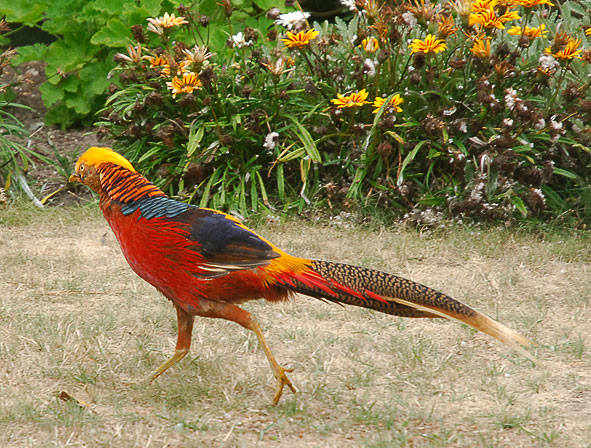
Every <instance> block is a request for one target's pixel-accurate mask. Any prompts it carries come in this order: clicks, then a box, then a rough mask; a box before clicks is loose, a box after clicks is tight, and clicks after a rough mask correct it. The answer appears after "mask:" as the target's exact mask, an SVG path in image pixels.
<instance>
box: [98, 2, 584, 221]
mask: <svg viewBox="0 0 591 448" xmlns="http://www.w3.org/2000/svg"><path fill="white" fill-rule="evenodd" d="M521 2H522V0H516V1H515V2H514V5H513V6H510V7H502V8H501V7H499V6H498V5H497V6H494V5H493V6H491V8H492V11H493V12H494V14H495V17H496V20H497V22H498V23H499V24H500V26H501V27H504V28H501V27H490V28H486V27H485V26H484V25H479V24H478V20H479V19H478V17H476V16H477V15H478V14H477V13H475V12H473V13H471V11H470V7H471V4H470V2H463V1H459V2H455V3H451V2H447V1H443V2H438V3H435V2H433V3H427V4H422V3H417V4H415V3H412V4H411V3H395V4H390V3H388V2H386V3H382V2H369V1H368V2H361V3H358V6H357V8H359V9H365V11H363V13H359V12H354V13H352V15H351V17H349V18H348V20H342V19H340V18H338V17H337V18H336V20H335V23H332V24H331V23H328V22H325V23H323V24H314V28H315V29H316V30H317V31H319V35H318V36H317V37H315V38H313V39H311V40H310V41H309V43H308V44H303V45H302V46H301V47H300V48H298V47H297V46H295V47H294V48H287V47H286V45H285V44H284V43H283V42H282V41H281V40H280V39H278V37H284V38H285V36H286V30H285V28H283V27H282V26H278V25H275V24H273V21H272V20H271V19H270V18H268V17H272V18H273V19H274V18H275V17H276V12H275V13H274V12H273V11H271V12H269V14H268V17H265V16H264V12H265V11H263V12H262V13H256V11H255V14H254V16H253V17H250V18H246V19H245V20H244V22H243V24H242V25H235V24H234V14H238V13H237V12H235V11H229V10H225V12H226V14H224V18H225V20H227V23H226V26H227V29H228V30H229V31H230V32H231V33H232V34H233V37H232V38H231V39H228V43H229V44H228V46H227V47H226V48H225V47H223V46H221V45H220V42H219V39H220V36H219V34H216V27H213V26H209V27H207V26H205V27H204V25H206V21H203V20H202V19H203V15H202V14H204V12H203V10H200V9H184V10H183V11H182V13H183V16H184V17H186V19H187V21H188V22H189V24H188V25H187V26H185V27H182V28H180V27H179V28H176V27H171V28H167V29H166V31H165V32H162V33H148V34H149V39H150V40H149V41H147V42H145V43H144V44H142V52H143V53H142V56H141V57H139V56H138V55H137V54H136V57H134V56H133V54H134V52H136V53H137V51H138V50H139V44H138V45H136V47H135V49H133V48H131V49H130V50H129V51H130V54H129V56H127V55H121V57H120V58H119V60H120V61H121V65H120V66H119V67H118V71H119V72H120V76H121V80H122V84H121V88H120V89H118V90H117V91H116V92H114V93H113V95H112V96H111V97H110V98H109V100H108V103H107V107H106V109H105V110H104V111H103V112H102V117H103V118H102V120H101V121H100V123H99V124H100V125H101V126H102V127H103V128H102V129H103V132H108V133H110V135H111V136H112V137H113V138H114V139H115V141H116V145H117V147H118V148H119V149H120V150H122V151H124V152H125V153H126V155H128V156H129V157H130V158H131V159H132V160H133V161H134V162H135V163H137V164H138V165H139V168H140V169H141V170H142V171H144V172H146V173H147V175H148V176H151V177H159V178H160V180H159V181H158V182H159V185H160V186H161V187H162V188H164V189H166V190H167V191H168V192H169V193H171V194H176V195H178V196H180V197H182V198H185V199H187V200H191V201H194V202H199V203H200V204H201V205H208V206H213V207H222V208H226V209H234V210H237V211H239V212H240V213H243V214H246V213H248V212H250V211H256V210H257V208H258V207H259V206H260V205H261V204H264V205H265V206H267V207H273V206H274V207H280V208H283V209H288V208H290V207H295V208H296V209H298V210H301V209H302V208H304V207H305V206H306V205H307V204H308V203H309V202H310V199H311V198H314V200H315V202H318V201H320V200H325V201H326V203H327V204H328V205H329V206H330V207H333V208H336V209H337V210H338V209H342V208H344V209H351V208H353V207H359V206H367V205H372V206H381V207H386V208H388V209H390V210H398V211H399V213H400V214H401V215H402V214H404V213H408V212H409V211H410V212H412V213H411V215H410V217H411V218H412V219H414V220H415V221H416V222H418V223H429V222H432V221H433V220H436V219H437V218H438V217H439V216H442V215H444V214H448V215H452V216H457V217H460V218H462V217H470V218H477V219H512V218H515V217H517V218H519V217H524V216H540V217H543V216H548V217H550V216H553V217H557V216H564V215H568V216H574V217H575V218H577V219H582V220H585V221H589V220H591V214H590V210H589V207H590V206H589V202H588V199H589V196H591V193H590V192H591V174H590V173H591V171H590V168H591V149H590V146H591V128H590V127H589V125H588V123H589V116H590V115H591V97H590V90H589V77H590V73H591V70H590V62H591V50H590V49H588V48H587V47H588V39H589V38H588V37H585V36H584V34H585V26H589V24H587V23H586V22H585V19H582V18H581V17H583V16H581V15H580V14H579V13H577V12H576V11H577V9H576V8H577V4H576V3H573V2H563V3H562V4H561V5H560V6H559V7H558V6H557V7H550V6H549V5H545V4H541V5H537V6H534V7H527V8H525V7H523V6H520V3H521ZM210 6H211V5H210ZM558 8H560V10H558ZM220 11H223V7H222V6H221V5H218V6H217V11H216V10H215V9H209V10H208V11H207V12H208V13H210V14H217V17H219V14H220ZM229 12H232V14H229ZM240 14H246V13H245V12H244V11H240ZM228 16H230V17H229V18H228ZM241 17H242V16H241ZM511 17H512V18H511ZM308 26H309V24H307V23H306V22H305V21H301V22H300V23H299V24H296V25H295V28H294V29H293V30H292V31H293V32H294V33H295V32H296V31H298V30H300V29H302V30H306V29H308ZM526 26H527V27H530V28H532V30H530V32H531V33H533V31H534V30H533V28H535V27H537V29H538V34H539V35H538V36H535V35H534V34H532V35H530V36H529V37H527V35H525V36H521V35H520V34H525V33H526V31H527V28H526ZM544 27H545V28H544ZM509 30H511V33H508V31H509ZM561 30H562V32H561ZM565 31H566V32H567V33H568V34H566V33H565ZM516 34H517V35H516ZM587 34H591V32H588V33H587ZM429 35H430V37H429ZM427 38H429V39H433V41H435V39H441V41H440V42H437V41H435V42H431V44H433V45H432V46H429V43H428V42H427ZM413 39H417V40H415V41H413V43H414V44H415V45H413V46H409V42H410V41H411V40H413ZM418 40H420V41H418ZM442 43H445V45H444V46H442V45H441V44H442ZM436 44H439V47H440V48H435V47H436V46H437V45H436ZM212 48H213V49H215V50H212ZM187 50H188V51H189V53H187ZM579 50H580V51H579ZM208 51H210V52H212V53H216V54H213V55H208V56H207V57H204V55H205V54H206V53H207V52H208ZM195 53H201V54H202V56H201V57H194V56H192V55H194V54H195ZM146 57H147V59H146ZM156 57H160V58H162V59H160V60H157V59H155V58H156ZM187 58H188V59H191V58H192V60H190V61H189V62H186V63H184V62H183V61H184V60H186V59H187ZM148 61H150V62H148ZM158 61H159V62H158ZM171 66H172V67H173V68H172V69H171V68H170V67H171ZM171 72H172V74H171ZM183 73H185V75H183ZM192 73H194V74H195V75H192ZM183 76H189V78H186V79H185V81H183ZM173 78H175V79H173ZM197 79H199V84H198V85H195V84H196V83H197ZM175 83H176V87H175ZM378 97H380V98H381V99H382V101H381V102H380V101H379V100H376V98H378ZM400 100H402V101H403V102H400ZM372 103H373V105H372ZM400 108H401V109H402V110H400ZM372 109H373V110H372Z"/></svg>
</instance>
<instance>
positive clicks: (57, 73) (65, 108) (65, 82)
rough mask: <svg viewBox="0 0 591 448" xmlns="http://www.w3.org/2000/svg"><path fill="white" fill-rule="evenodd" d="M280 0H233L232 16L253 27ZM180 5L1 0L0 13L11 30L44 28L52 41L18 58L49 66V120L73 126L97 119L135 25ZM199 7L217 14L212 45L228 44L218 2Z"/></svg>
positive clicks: (168, 0) (167, 1) (172, 1)
mask: <svg viewBox="0 0 591 448" xmlns="http://www.w3.org/2000/svg"><path fill="white" fill-rule="evenodd" d="M276 2H277V0H271V1H270V0H239V1H233V4H234V5H236V8H235V12H236V13H235V14H234V15H233V19H234V20H235V22H236V23H237V24H242V23H243V22H244V21H248V20H250V21H251V22H249V23H251V26H252V25H253V24H255V23H256V22H252V17H253V15H254V13H255V11H257V10H260V9H261V8H268V7H269V5H270V4H274V3H276ZM180 4H181V3H180V1H177V0H142V1H120V0H0V17H1V16H4V18H5V20H6V22H8V24H9V25H10V26H11V28H12V30H11V31H10V34H14V33H16V32H17V31H21V32H24V33H26V32H27V30H28V31H29V32H31V31H33V32H35V31H40V32H43V33H45V34H46V35H47V36H48V40H53V41H52V42H51V43H43V42H37V43H35V44H33V45H26V46H22V47H19V48H17V55H16V57H15V58H14V60H13V62H14V64H15V65H18V64H21V63H23V62H27V61H33V60H41V61H43V62H44V63H45V64H46V67H45V73H46V75H47V82H45V83H44V84H43V85H42V86H41V93H42V96H43V101H44V103H45V106H46V108H47V114H46V116H45V122H46V123H48V124H59V125H61V126H62V127H68V126H70V125H73V124H80V123H82V124H90V123H92V120H93V118H94V115H95V113H96V111H97V110H99V109H100V108H101V107H103V106H104V102H105V99H106V97H107V94H108V91H107V89H108V87H109V84H110V83H111V82H112V81H113V79H112V76H113V74H112V73H111V70H112V69H113V67H115V65H116V64H115V62H114V61H113V55H114V54H115V53H116V52H117V51H119V49H120V48H122V47H125V45H127V43H129V42H131V41H132V40H133V38H134V34H133V30H134V25H139V24H143V23H145V22H146V19H147V18H148V17H154V16H157V15H159V14H160V12H161V11H170V10H173V9H174V8H176V7H178V6H179V5H180ZM197 7H198V8H199V9H200V10H201V11H203V13H205V14H209V15H210V17H212V18H213V21H212V32H211V33H210V34H209V36H208V40H209V43H210V45H214V46H215V45H218V44H219V45H223V43H224V41H225V35H224V30H225V29H226V28H227V27H228V25H227V23H226V22H227V20H226V18H225V17H224V15H223V14H216V11H218V10H219V9H220V8H219V6H218V5H217V1H215V0H204V1H198V2H195V8H197ZM242 26H243V25H242Z"/></svg>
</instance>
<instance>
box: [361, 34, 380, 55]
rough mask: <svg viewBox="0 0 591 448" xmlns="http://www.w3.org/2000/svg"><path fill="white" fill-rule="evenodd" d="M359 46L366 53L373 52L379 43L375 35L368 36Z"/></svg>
mask: <svg viewBox="0 0 591 448" xmlns="http://www.w3.org/2000/svg"><path fill="white" fill-rule="evenodd" d="M359 47H360V48H363V49H364V50H365V51H367V52H368V53H375V52H376V51H378V50H379V49H380V44H379V42H378V40H377V39H376V38H375V37H368V38H366V39H363V40H362V41H361V45H359Z"/></svg>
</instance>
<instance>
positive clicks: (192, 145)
mask: <svg viewBox="0 0 591 448" xmlns="http://www.w3.org/2000/svg"><path fill="white" fill-rule="evenodd" d="M204 134H205V128H204V127H203V126H199V127H198V128H197V130H195V128H194V127H193V126H191V130H190V131H189V141H188V142H187V157H191V156H192V155H193V153H194V152H195V151H196V150H197V148H199V143H201V140H202V139H203V135H204Z"/></svg>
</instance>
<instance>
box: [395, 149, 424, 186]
mask: <svg viewBox="0 0 591 448" xmlns="http://www.w3.org/2000/svg"><path fill="white" fill-rule="evenodd" d="M425 143H427V141H426V140H422V141H420V142H419V143H417V144H416V145H415V147H414V148H413V150H412V151H411V152H409V153H408V154H407V155H406V157H405V158H404V161H403V162H402V166H401V167H400V174H399V176H398V179H397V182H398V185H400V184H401V183H402V181H403V180H404V170H405V169H406V167H407V166H408V164H409V163H410V162H412V161H413V160H414V158H415V156H416V155H417V153H418V152H419V149H421V147H422V146H423V145H424V144H425Z"/></svg>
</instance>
